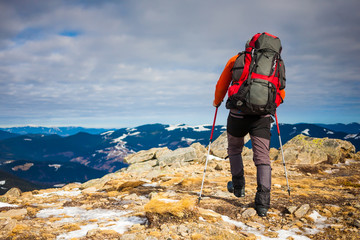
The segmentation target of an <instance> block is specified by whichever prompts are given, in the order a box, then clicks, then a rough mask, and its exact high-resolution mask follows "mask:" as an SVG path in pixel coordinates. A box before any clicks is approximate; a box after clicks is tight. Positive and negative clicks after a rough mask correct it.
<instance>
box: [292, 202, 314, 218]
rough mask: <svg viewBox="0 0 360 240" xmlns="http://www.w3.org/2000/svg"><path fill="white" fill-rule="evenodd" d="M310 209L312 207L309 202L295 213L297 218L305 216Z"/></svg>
mask: <svg viewBox="0 0 360 240" xmlns="http://www.w3.org/2000/svg"><path fill="white" fill-rule="evenodd" d="M309 209H310V205H309V204H304V205H302V206H301V207H299V209H297V210H296V211H295V212H294V215H295V217H297V218H302V217H303V216H305V215H306V214H307V212H308V211H309Z"/></svg>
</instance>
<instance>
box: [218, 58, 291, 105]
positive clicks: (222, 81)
mask: <svg viewBox="0 0 360 240" xmlns="http://www.w3.org/2000/svg"><path fill="white" fill-rule="evenodd" d="M237 57H238V55H237V54H236V55H235V56H233V57H232V58H230V59H229V61H228V62H227V63H226V66H225V68H224V70H223V72H222V73H221V75H220V78H219V80H218V82H217V84H216V88H215V99H214V102H213V105H214V106H219V105H220V104H221V102H222V101H223V99H224V97H225V95H226V93H227V90H228V88H229V86H230V83H231V80H232V73H231V69H232V68H233V66H234V63H235V60H236V59H237ZM280 96H281V98H282V99H285V90H284V89H283V90H280Z"/></svg>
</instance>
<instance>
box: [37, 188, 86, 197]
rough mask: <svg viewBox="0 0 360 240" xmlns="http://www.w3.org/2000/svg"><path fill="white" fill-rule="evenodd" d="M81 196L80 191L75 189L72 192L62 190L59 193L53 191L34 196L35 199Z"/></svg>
mask: <svg viewBox="0 0 360 240" xmlns="http://www.w3.org/2000/svg"><path fill="white" fill-rule="evenodd" d="M80 194H81V191H80V190H78V189H75V190H73V191H64V190H60V191H55V192H46V193H41V194H37V195H34V196H35V197H43V198H46V197H50V196H54V195H56V196H70V197H76V196H78V195H80Z"/></svg>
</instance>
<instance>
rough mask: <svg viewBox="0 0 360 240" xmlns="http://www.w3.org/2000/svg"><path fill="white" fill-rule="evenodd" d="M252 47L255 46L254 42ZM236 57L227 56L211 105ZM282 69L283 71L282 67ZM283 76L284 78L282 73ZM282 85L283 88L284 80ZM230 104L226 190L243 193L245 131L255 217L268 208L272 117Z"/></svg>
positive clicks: (222, 89) (222, 94) (224, 90)
mask: <svg viewBox="0 0 360 240" xmlns="http://www.w3.org/2000/svg"><path fill="white" fill-rule="evenodd" d="M266 34H267V33H266ZM268 35H270V34H268ZM270 36H273V35H270ZM250 40H251V39H250ZM250 40H249V41H248V42H247V44H246V49H248V47H249V43H250ZM253 48H255V45H254V47H253ZM280 51H281V47H280ZM279 56H280V54H279ZM238 58H239V54H238V55H235V56H233V57H232V58H230V60H229V61H228V62H227V64H226V66H225V68H224V70H223V72H222V74H221V76H220V78H219V80H218V82H217V84H216V90H215V99H214V102H213V105H214V106H215V107H219V106H220V104H221V102H222V101H223V99H224V97H225V95H226V93H227V92H228V89H229V85H230V84H231V83H232V82H234V81H236V80H237V79H234V74H233V67H234V64H235V61H236V60H237V59H238ZM283 72H284V74H285V69H284V70H283ZM274 75H275V73H274ZM246 78H247V77H246ZM278 79H280V78H277V81H279V80H278ZM283 79H284V81H285V76H284V77H283ZM283 88H285V83H284V86H283ZM277 91H278V95H279V96H280V97H281V100H283V99H284V97H285V91H284V90H283V89H282V90H279V89H277ZM229 106H230V107H229ZM231 106H234V105H228V104H227V108H230V112H229V116H228V119H227V136H228V156H229V159H230V169H231V175H232V182H229V183H228V189H229V191H231V192H233V193H234V195H235V196H236V197H244V196H245V177H244V166H243V161H242V156H241V153H242V150H243V147H244V137H245V135H246V134H248V133H249V134H250V138H251V143H252V149H253V160H254V163H255V166H256V168H257V193H256V196H255V209H256V211H257V214H258V215H259V216H266V215H267V211H268V209H269V208H270V190H271V165H270V157H269V150H270V137H271V133H270V125H271V123H272V122H273V119H272V117H271V114H268V113H265V114H264V113H262V114H249V113H248V112H244V111H241V110H239V109H238V108H235V107H231ZM275 108H276V107H275Z"/></svg>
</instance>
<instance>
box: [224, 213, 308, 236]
mask: <svg viewBox="0 0 360 240" xmlns="http://www.w3.org/2000/svg"><path fill="white" fill-rule="evenodd" d="M222 220H223V221H225V222H228V223H230V224H233V225H235V226H236V227H240V228H241V229H242V230H243V231H245V232H248V233H252V234H255V235H256V237H257V238H256V239H262V240H271V239H274V238H269V237H266V236H264V235H263V233H262V231H261V230H257V229H256V228H253V227H249V226H247V225H246V224H244V223H243V222H239V221H235V220H232V219H230V218H229V217H228V216H222ZM259 226H261V227H262V228H264V226H262V225H261V224H259ZM297 230H298V229H297ZM277 233H278V237H277V238H276V239H284V240H285V239H289V237H292V239H294V240H310V238H308V237H306V236H301V235H298V233H299V232H295V230H279V231H277Z"/></svg>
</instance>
